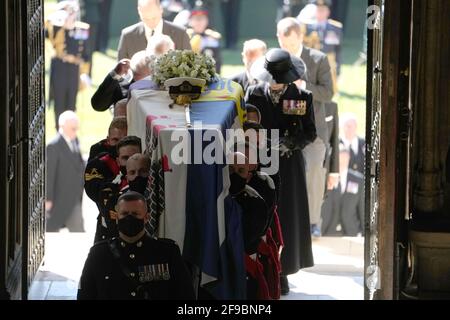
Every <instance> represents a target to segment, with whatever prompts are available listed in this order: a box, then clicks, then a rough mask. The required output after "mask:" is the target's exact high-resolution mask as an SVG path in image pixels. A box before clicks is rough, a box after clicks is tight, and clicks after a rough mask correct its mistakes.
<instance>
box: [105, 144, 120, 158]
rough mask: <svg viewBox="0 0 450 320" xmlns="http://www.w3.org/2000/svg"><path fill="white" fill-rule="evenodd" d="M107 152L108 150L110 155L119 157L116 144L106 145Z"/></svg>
mask: <svg viewBox="0 0 450 320" xmlns="http://www.w3.org/2000/svg"><path fill="white" fill-rule="evenodd" d="M105 148H106V152H108V154H109V155H111V157H113V158H114V159H115V158H117V149H116V146H109V145H108V146H106V147H105Z"/></svg>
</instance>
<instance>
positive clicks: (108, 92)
mask: <svg viewBox="0 0 450 320" xmlns="http://www.w3.org/2000/svg"><path fill="white" fill-rule="evenodd" d="M130 85H131V83H128V82H126V81H122V82H119V81H118V80H115V79H114V78H113V77H112V76H111V75H110V74H108V75H107V76H106V78H105V80H103V82H102V83H101V84H100V86H99V87H98V89H97V91H95V93H94V95H93V96H92V98H91V105H92V108H94V110H95V111H105V110H108V108H109V107H110V106H112V105H114V104H115V103H116V102H118V101H120V100H122V99H125V98H126V97H127V96H128V88H129V87H130Z"/></svg>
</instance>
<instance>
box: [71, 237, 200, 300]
mask: <svg viewBox="0 0 450 320" xmlns="http://www.w3.org/2000/svg"><path fill="white" fill-rule="evenodd" d="M111 244H112V245H113V246H114V248H116V252H117V253H118V255H119V258H116V257H115V256H114V254H113V251H112V250H111V248H110V245H111ZM158 270H159V271H158ZM164 271H168V273H166V275H165V277H163V276H164ZM125 274H126V275H125ZM139 287H140V289H139ZM145 294H147V295H148V297H147V298H146V297H145ZM77 298H78V300H137V299H140V300H142V299H148V300H193V299H194V298H195V295H194V288H193V285H192V278H191V275H190V274H189V272H188V270H187V268H186V266H185V264H184V262H183V259H182V257H181V254H180V249H179V248H178V246H177V245H176V244H175V242H173V241H170V240H156V239H153V238H150V237H149V236H147V235H145V236H144V237H143V238H142V239H141V240H140V241H138V242H136V243H134V244H128V243H126V242H124V241H122V240H120V239H119V238H116V239H113V240H111V241H102V242H99V243H98V244H96V245H94V246H93V247H92V248H91V250H90V252H89V255H88V257H87V259H86V262H85V265H84V268H83V272H82V274H81V278H80V284H79V290H78V296H77Z"/></svg>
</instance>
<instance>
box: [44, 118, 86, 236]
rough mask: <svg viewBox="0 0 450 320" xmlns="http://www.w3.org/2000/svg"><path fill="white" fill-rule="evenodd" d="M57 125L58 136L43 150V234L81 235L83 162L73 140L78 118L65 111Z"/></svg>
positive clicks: (82, 230)
mask: <svg viewBox="0 0 450 320" xmlns="http://www.w3.org/2000/svg"><path fill="white" fill-rule="evenodd" d="M58 123H59V133H58V135H57V136H56V137H55V139H53V140H52V141H51V142H50V143H49V144H48V146H47V197H46V201H45V207H46V216H47V232H58V231H59V230H60V229H61V228H64V227H66V228H68V229H69V231H70V232H84V223H83V217H82V214H81V200H82V196H83V171H84V161H83V159H82V157H81V154H80V147H79V144H78V139H77V131H78V117H77V115H76V114H75V113H74V112H73V111H65V112H63V113H62V114H61V115H60V117H59V120H58Z"/></svg>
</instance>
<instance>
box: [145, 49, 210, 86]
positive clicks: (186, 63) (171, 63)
mask: <svg viewBox="0 0 450 320" xmlns="http://www.w3.org/2000/svg"><path fill="white" fill-rule="evenodd" d="M150 66H151V69H152V73H153V74H152V79H153V81H154V82H155V83H157V84H159V85H163V84H164V82H165V81H166V80H168V79H172V78H181V77H190V78H198V79H203V80H206V82H207V83H211V82H214V81H216V80H217V79H218V77H219V76H218V75H217V74H216V61H215V60H214V58H212V57H211V56H208V55H204V54H199V53H195V52H193V51H191V50H172V51H169V52H168V53H166V54H164V55H162V56H160V57H158V58H157V59H154V60H153V61H152V62H151V64H150Z"/></svg>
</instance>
